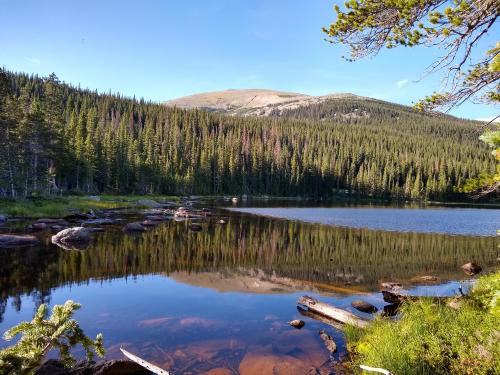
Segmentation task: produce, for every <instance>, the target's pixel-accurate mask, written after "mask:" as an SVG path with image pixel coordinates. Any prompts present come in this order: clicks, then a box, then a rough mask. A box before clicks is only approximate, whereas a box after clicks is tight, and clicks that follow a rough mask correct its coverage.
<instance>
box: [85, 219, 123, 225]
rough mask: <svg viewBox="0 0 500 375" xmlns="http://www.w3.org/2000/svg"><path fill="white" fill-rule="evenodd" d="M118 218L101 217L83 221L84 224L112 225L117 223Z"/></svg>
mask: <svg viewBox="0 0 500 375" xmlns="http://www.w3.org/2000/svg"><path fill="white" fill-rule="evenodd" d="M115 223H116V220H113V219H110V218H109V217H107V218H101V219H89V220H85V221H83V222H82V224H91V225H92V224H93V225H112V224H115Z"/></svg>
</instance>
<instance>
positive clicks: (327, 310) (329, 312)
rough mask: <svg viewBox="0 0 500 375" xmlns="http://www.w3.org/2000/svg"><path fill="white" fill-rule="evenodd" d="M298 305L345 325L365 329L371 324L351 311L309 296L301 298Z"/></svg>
mask: <svg viewBox="0 0 500 375" xmlns="http://www.w3.org/2000/svg"><path fill="white" fill-rule="evenodd" d="M297 303H298V304H299V305H302V306H305V307H307V308H308V309H309V310H310V311H313V312H315V313H318V314H321V315H324V316H326V317H328V318H330V319H333V320H336V321H338V322H340V323H343V324H349V325H353V326H356V327H360V328H364V327H366V326H367V325H368V324H369V321H368V320H367V319H364V318H361V317H359V316H356V315H354V314H353V313H351V312H349V311H346V310H342V309H339V308H337V307H333V306H332V305H329V304H327V303H324V302H321V301H318V300H317V299H315V298H312V297H309V296H302V297H300V298H299V300H298V301H297Z"/></svg>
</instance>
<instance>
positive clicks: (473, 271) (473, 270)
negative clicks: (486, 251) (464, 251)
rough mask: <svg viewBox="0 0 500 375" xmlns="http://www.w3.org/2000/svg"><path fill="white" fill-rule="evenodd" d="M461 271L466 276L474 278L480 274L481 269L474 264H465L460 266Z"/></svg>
mask: <svg viewBox="0 0 500 375" xmlns="http://www.w3.org/2000/svg"><path fill="white" fill-rule="evenodd" d="M462 270H463V271H464V272H465V274H466V275H468V276H474V275H477V274H478V273H480V272H481V271H482V270H483V268H482V267H481V266H478V265H477V264H476V263H472V262H469V263H466V264H464V265H463V266H462Z"/></svg>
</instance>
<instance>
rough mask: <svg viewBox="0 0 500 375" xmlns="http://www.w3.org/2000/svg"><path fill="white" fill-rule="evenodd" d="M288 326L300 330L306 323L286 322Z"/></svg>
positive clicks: (298, 321) (296, 320) (297, 321)
mask: <svg viewBox="0 0 500 375" xmlns="http://www.w3.org/2000/svg"><path fill="white" fill-rule="evenodd" d="M288 324H290V325H291V326H292V327H293V328H297V329H301V328H302V327H304V326H305V325H306V322H304V321H303V320H299V319H295V320H292V321H290V322H288Z"/></svg>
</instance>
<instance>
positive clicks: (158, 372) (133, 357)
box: [120, 348, 170, 375]
mask: <svg viewBox="0 0 500 375" xmlns="http://www.w3.org/2000/svg"><path fill="white" fill-rule="evenodd" d="M120 350H121V352H122V353H123V355H124V356H125V357H127V358H128V359H130V360H131V361H133V362H135V363H137V364H138V365H141V366H142V367H144V368H145V369H148V370H149V371H151V372H152V373H154V374H156V375H170V373H169V372H168V371H165V370H163V369H162V368H160V367H158V366H155V365H153V364H152V363H149V362H146V361H145V360H144V359H142V358H140V357H138V356H136V355H134V354H132V353H129V352H127V351H126V350H125V349H123V348H120Z"/></svg>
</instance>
